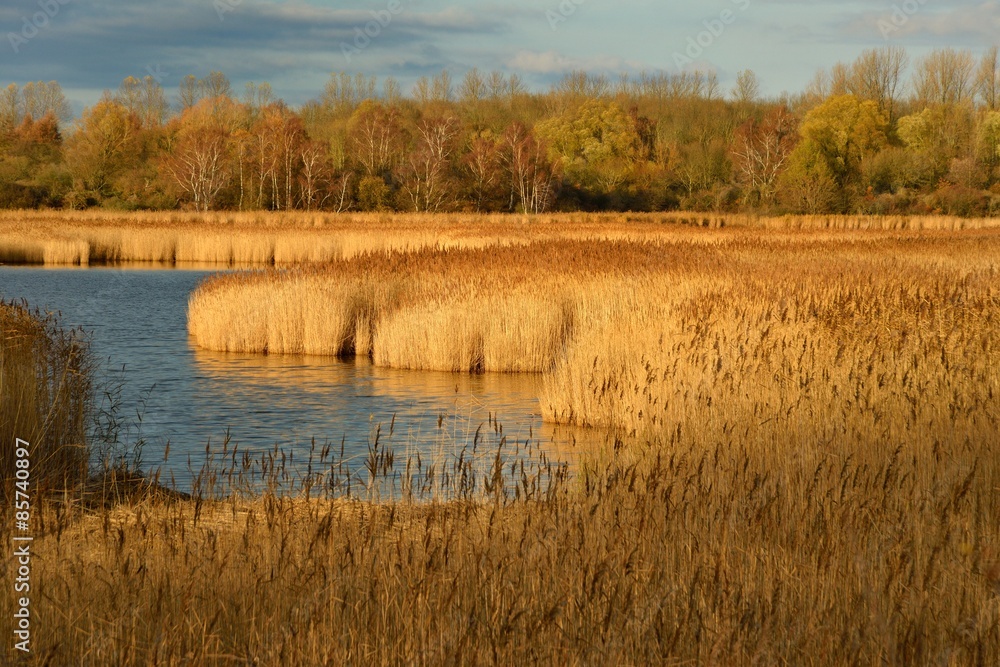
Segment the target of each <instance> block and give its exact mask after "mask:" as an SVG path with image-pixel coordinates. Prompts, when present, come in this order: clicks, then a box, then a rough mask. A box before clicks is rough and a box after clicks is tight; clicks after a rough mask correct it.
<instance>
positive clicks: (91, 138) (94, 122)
mask: <svg viewBox="0 0 1000 667" xmlns="http://www.w3.org/2000/svg"><path fill="white" fill-rule="evenodd" d="M145 148H146V146H145V145H144V141H143V135H142V122H141V121H140V119H139V117H138V116H137V115H136V114H135V113H133V112H131V111H129V110H128V109H127V108H125V107H124V106H123V105H122V104H120V103H118V102H116V101H114V100H113V99H111V98H109V97H105V98H103V99H102V100H101V101H100V102H98V103H97V104H95V105H94V106H93V107H91V108H90V109H88V110H86V111H84V113H83V116H82V117H81V118H80V119H79V121H77V124H76V131H75V132H73V134H72V136H71V137H70V138H69V140H68V142H67V147H66V162H67V164H68V165H69V168H70V173H71V174H72V175H73V180H74V184H75V187H76V189H77V190H79V191H81V192H86V193H92V194H93V195H95V196H97V197H98V198H109V197H112V196H114V195H115V194H117V192H116V185H117V184H116V181H117V180H118V179H119V178H120V177H121V176H122V175H124V174H127V173H128V172H130V171H132V170H134V169H136V168H137V167H139V166H140V165H141V164H143V162H144V159H145Z"/></svg>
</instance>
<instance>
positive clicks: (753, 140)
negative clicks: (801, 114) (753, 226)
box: [732, 107, 798, 205]
mask: <svg viewBox="0 0 1000 667" xmlns="http://www.w3.org/2000/svg"><path fill="white" fill-rule="evenodd" d="M796 130H797V123H796V121H795V118H794V116H792V115H791V114H790V113H789V112H788V109H786V108H785V107H775V108H774V109H773V110H771V111H770V112H769V113H768V114H767V115H766V116H764V118H762V119H760V120H757V119H755V118H751V119H750V120H748V121H747V122H745V123H744V124H743V125H742V126H740V128H739V129H738V130H737V131H736V136H735V139H734V140H733V147H732V153H733V162H734V165H735V167H736V170H737V174H738V180H739V182H740V183H741V184H742V185H743V187H744V191H745V194H744V199H745V201H747V202H748V203H759V204H764V205H768V204H770V203H771V202H772V201H773V200H774V195H775V189H776V187H777V184H778V176H780V175H781V172H782V171H783V170H784V168H785V166H786V164H787V162H788V157H789V155H791V152H792V150H793V149H794V147H795V144H796V141H797V138H798V137H797V132H796Z"/></svg>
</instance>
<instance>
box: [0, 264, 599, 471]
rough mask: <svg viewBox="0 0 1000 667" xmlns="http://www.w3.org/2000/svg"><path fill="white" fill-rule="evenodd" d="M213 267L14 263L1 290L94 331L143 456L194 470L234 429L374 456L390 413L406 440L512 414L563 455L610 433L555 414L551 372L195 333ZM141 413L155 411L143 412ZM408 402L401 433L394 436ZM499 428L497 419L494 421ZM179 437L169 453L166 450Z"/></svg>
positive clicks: (266, 439) (241, 435)
mask: <svg viewBox="0 0 1000 667" xmlns="http://www.w3.org/2000/svg"><path fill="white" fill-rule="evenodd" d="M209 273H211V271H208V270H176V269H164V270H150V269H132V268H129V269H115V268H88V269H41V268H27V267H23V268H22V267H0V297H2V298H4V299H12V298H16V299H22V298H23V299H26V300H27V301H28V303H29V305H31V306H32V307H38V308H41V309H43V310H51V311H59V312H61V314H62V322H63V324H64V325H66V326H71V327H83V329H84V330H85V331H87V332H89V335H90V337H91V340H92V348H93V350H94V352H95V354H96V355H97V356H98V357H99V359H100V360H101V362H102V363H101V366H102V368H103V369H104V373H105V375H106V376H107V377H112V378H113V377H114V376H115V375H121V373H122V368H123V367H124V379H125V385H124V390H123V392H122V410H121V414H122V415H123V416H125V417H128V421H129V422H130V423H131V429H132V430H131V433H130V438H131V439H133V440H134V439H136V438H137V437H141V438H143V439H144V440H145V441H146V442H147V445H146V447H145V449H144V450H143V458H144V460H145V461H146V463H147V464H149V465H153V464H155V465H157V466H161V467H162V470H163V474H164V475H167V476H169V475H170V474H173V475H174V477H175V479H176V480H178V481H179V482H181V483H184V482H185V481H186V480H189V479H190V468H189V465H188V457H189V456H190V457H191V459H192V461H193V462H194V464H193V465H194V467H195V468H197V467H199V466H200V463H199V462H200V461H201V460H203V457H204V455H205V450H206V445H208V444H209V443H212V444H214V445H215V446H216V448H218V447H219V446H220V445H221V442H222V441H223V439H224V438H225V437H226V434H227V430H228V432H229V435H230V437H231V439H232V442H234V443H238V444H239V445H240V447H241V448H242V449H253V450H262V449H268V448H272V447H273V446H274V445H275V444H277V445H278V446H279V447H280V448H282V449H283V450H286V451H289V452H295V453H296V456H297V458H299V459H300V460H304V458H305V454H306V453H307V452H308V450H309V448H310V445H311V443H312V441H313V439H314V438H315V440H316V441H317V442H318V443H320V444H323V443H326V442H330V443H333V444H334V445H335V447H334V450H335V451H336V452H337V454H338V455H339V451H340V446H341V443H342V442H343V445H344V458H346V459H348V460H349V461H352V462H355V463H357V464H358V465H360V461H361V459H362V458H363V457H364V456H365V455H366V454H367V452H368V447H369V442H370V440H371V437H372V434H373V433H374V431H375V429H376V427H377V426H378V425H379V424H382V430H383V439H382V442H383V443H386V444H389V445H390V446H391V447H392V448H393V449H394V450H396V451H397V452H398V453H399V454H405V453H407V452H409V453H417V452H419V453H421V454H422V456H423V457H424V458H425V459H426V458H427V457H432V456H434V455H441V454H442V453H447V452H452V453H454V452H457V451H460V450H461V448H462V447H464V446H466V445H469V444H470V443H471V442H472V440H473V437H474V433H475V431H476V430H477V428H479V427H480V425H482V426H483V427H484V428H490V427H489V426H488V422H489V418H490V415H493V416H495V417H496V418H498V420H499V422H500V424H502V425H503V432H504V434H505V435H506V436H507V438H508V441H510V442H515V441H516V442H520V443H522V444H523V443H525V442H526V441H530V442H531V443H532V444H533V445H534V446H536V447H538V448H539V449H540V450H542V451H544V452H545V453H546V455H547V456H548V457H549V458H550V459H551V460H553V461H557V462H559V461H567V462H568V461H571V460H572V458H573V456H574V453H575V452H576V451H577V447H578V446H579V441H580V440H584V439H590V440H595V439H598V436H597V435H595V434H593V433H588V432H587V431H581V430H578V429H561V428H556V427H552V426H550V425H546V424H543V423H542V421H541V417H540V415H539V414H538V413H539V405H538V400H537V397H538V395H539V390H540V388H541V378H540V377H537V376H513V375H493V374H487V375H479V376H470V375H459V374H451V373H433V372H418V371H398V370H391V369H383V368H376V367H374V366H372V365H371V364H369V363H367V362H366V361H363V360H358V361H357V362H354V361H351V362H345V361H339V360H334V359H329V358H322V357H298V356H257V355H234V354H219V353H212V352H206V351H204V350H201V349H198V348H197V347H195V346H194V345H193V344H192V343H191V341H190V340H189V338H188V334H187V326H186V324H187V321H186V309H187V300H188V295H189V294H190V293H191V291H192V290H193V289H194V287H195V286H196V285H197V284H198V282H199V281H200V280H201V279H202V278H204V277H205V276H206V275H208V274H209ZM139 415H141V420H140V419H139V418H138V416H139ZM393 416H395V428H394V435H393V436H392V437H391V438H385V437H384V434H385V432H387V431H388V430H389V428H388V427H389V423H390V422H391V421H392V419H393ZM493 430H494V431H495V427H493ZM168 442H169V447H170V450H169V452H170V453H169V457H168V458H167V460H166V462H165V463H162V464H161V461H163V454H164V452H165V451H166V448H167V443H168Z"/></svg>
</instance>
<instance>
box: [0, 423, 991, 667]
mask: <svg viewBox="0 0 1000 667" xmlns="http://www.w3.org/2000/svg"><path fill="white" fill-rule="evenodd" d="M688 426H689V427H688V428H687V429H686V430H685V435H684V436H683V437H682V438H680V439H679V440H675V441H674V442H673V443H672V444H671V445H669V446H667V445H666V443H663V442H651V443H649V444H646V445H622V444H620V443H619V445H617V446H616V448H615V449H613V450H610V451H608V452H606V453H603V454H602V455H600V456H593V457H590V460H589V462H586V463H583V464H581V467H580V469H579V471H578V472H577V473H576V474H575V475H573V476H568V475H567V474H566V472H565V470H553V469H552V468H551V467H546V466H545V465H544V463H542V462H537V463H536V464H534V465H530V464H529V465H522V466H520V467H516V468H515V469H514V470H510V469H505V468H504V467H503V465H502V464H500V463H499V458H498V459H497V460H498V463H497V465H495V466H493V467H492V468H488V469H486V470H484V471H481V472H477V471H476V470H473V469H472V468H471V466H469V465H468V464H465V463H462V462H461V461H458V462H453V464H452V466H451V467H450V468H445V469H440V470H438V471H437V472H438V473H441V474H443V473H450V474H449V475H448V476H447V482H444V487H443V488H444V489H445V490H446V491H450V494H448V497H450V498H451V499H450V500H448V499H440V500H433V499H431V497H429V496H427V495H425V494H424V493H421V492H420V491H419V490H418V491H417V492H416V493H414V494H411V495H404V496H403V497H402V498H400V499H398V500H396V501H393V502H384V501H383V502H371V501H366V500H353V499H345V498H343V497H340V494H339V493H335V492H333V491H330V493H329V494H323V493H321V494H320V496H321V497H318V498H317V497H315V496H316V494H315V493H313V497H312V498H307V497H306V496H304V495H301V496H299V495H286V494H281V493H274V492H265V494H264V495H263V496H262V497H259V498H256V499H255V498H244V497H241V496H240V495H239V494H229V493H226V492H225V483H223V484H222V487H219V486H214V485H213V484H211V483H209V484H208V485H207V486H202V487H200V489H199V492H198V493H197V494H196V496H195V498H193V499H192V500H190V501H176V500H174V501H168V500H163V499H158V500H157V499H148V500H144V501H142V502H139V503H137V504H133V505H130V506H122V507H118V508H109V507H104V508H101V509H100V510H98V511H96V512H92V513H85V514H80V513H79V512H75V511H73V510H72V509H67V508H66V507H63V506H60V505H58V504H57V505H55V506H51V507H49V508H48V509H47V510H46V511H47V515H46V517H45V521H46V528H45V530H44V531H39V536H38V537H37V538H36V542H35V543H34V545H33V551H34V553H35V561H34V562H35V565H34V569H33V575H32V576H33V590H34V591H36V594H35V597H34V598H33V603H32V604H33V614H34V616H33V619H34V620H33V623H34V627H36V628H38V632H37V634H36V640H35V641H36V644H35V654H34V655H33V657H32V658H31V659H30V660H29V661H28V664H46V663H47V664H74V665H107V664H115V665H146V664H167V665H169V664H177V665H180V664H184V665H229V664H241V665H242V664H255V665H292V666H296V665H303V666H304V665H327V664H338V665H339V664H362V663H363V664H366V665H396V664H435V665H436V664H537V663H544V664H594V665H606V664H687V663H692V664H727V665H750V664H823V665H853V664H887V665H912V664H955V665H964V664H968V665H992V664H996V663H997V661H998V660H1000V560H998V556H1000V550H998V547H1000V494H997V492H996V490H997V485H998V484H1000V465H998V462H1000V451H998V450H997V446H998V445H997V442H996V441H995V440H990V441H985V442H981V443H971V442H970V443H967V444H965V445H964V446H960V447H955V448H951V449H943V448H942V449H938V450H934V451H931V450H924V449H921V450H917V451H911V450H910V449H908V448H906V447H905V446H898V447H893V446H891V445H888V446H883V447H861V448H856V449H855V450H854V451H851V452H850V453H849V454H848V453H847V452H846V451H844V450H842V449H832V450H825V449H824V448H823V447H822V446H818V445H813V446H810V445H809V443H800V442H793V441H785V442H775V443H773V444H772V446H771V447H768V448H761V447H745V446H735V447H730V446H728V445H724V444H721V443H713V442H711V441H710V440H704V439H702V438H701V435H700V433H699V430H698V428H697V425H688ZM214 460H215V461H216V462H217V463H216V466H218V467H217V468H215V469H208V470H206V471H204V473H205V474H204V475H203V476H202V477H201V479H203V480H205V479H213V480H222V479H225V478H226V475H227V468H228V474H229V476H230V477H229V478H230V479H231V478H232V470H233V468H234V467H235V468H236V469H237V471H238V472H237V477H239V476H240V475H245V474H263V475H264V478H265V479H275V480H281V479H282V478H283V477H284V475H285V473H286V471H285V470H284V469H283V466H282V463H283V462H284V461H285V460H286V459H285V458H284V457H283V456H280V455H278V454H277V453H270V454H267V455H264V456H263V457H261V458H260V459H259V460H257V461H252V460H248V459H247V457H246V455H242V454H238V453H237V452H236V451H235V450H234V451H232V452H222V454H221V456H219V457H217V458H215V459H214ZM324 462H325V463H324ZM417 465H418V464H417V463H416V462H414V461H413V460H408V461H403V460H400V459H398V458H394V457H393V456H392V453H391V452H385V451H378V450H377V449H376V450H374V451H373V456H372V461H371V462H370V464H366V468H367V469H368V470H369V471H370V473H371V476H370V477H368V478H367V479H369V480H375V481H369V483H368V485H369V486H371V485H373V484H377V479H378V478H380V477H381V478H388V477H397V476H400V475H402V476H404V477H407V476H408V477H410V478H415V477H414V471H415V470H416V466H417ZM213 470H214V472H213ZM313 471H314V473H313V476H312V477H310V478H309V479H308V480H304V479H301V478H300V482H306V481H308V483H307V484H305V486H308V487H309V488H313V489H328V490H330V489H333V488H334V487H335V486H336V484H335V483H334V482H335V481H336V480H337V479H341V478H340V477H339V475H340V466H339V463H338V462H337V461H336V455H335V454H334V455H333V456H329V455H327V453H326V452H324V453H323V454H322V455H320V457H319V460H317V461H316V466H315V467H314V468H313ZM425 473H426V470H425ZM424 478H425V479H426V474H425V476H424ZM277 485H278V484H275V486H277ZM424 488H427V487H424ZM441 490H442V486H441V485H437V486H436V487H435V494H437V495H435V496H432V497H438V498H440V497H441V496H440V494H439V492H440V491H441ZM0 525H2V522H0ZM0 532H3V534H2V535H0V537H2V538H7V536H8V535H7V533H6V532H5V531H0ZM12 613H13V600H12V594H11V592H10V589H9V587H5V588H4V592H3V593H2V594H0V614H2V617H4V618H9V617H10V616H11V614H12ZM2 651H8V652H10V651H12V649H11V648H10V644H9V642H5V643H4V644H3V646H2V648H0V655H4V654H3V653H2ZM6 655H7V656H8V657H11V656H10V653H7V654H6Z"/></svg>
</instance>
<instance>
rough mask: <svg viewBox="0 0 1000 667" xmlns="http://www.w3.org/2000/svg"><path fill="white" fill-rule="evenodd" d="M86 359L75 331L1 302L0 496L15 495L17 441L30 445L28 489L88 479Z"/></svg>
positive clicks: (48, 316)
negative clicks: (30, 473)
mask: <svg viewBox="0 0 1000 667" xmlns="http://www.w3.org/2000/svg"><path fill="white" fill-rule="evenodd" d="M92 370H93V367H92V360H91V357H90V353H89V348H88V345H87V341H86V339H85V337H84V336H83V335H82V333H81V332H80V331H73V330H66V329H64V328H63V327H62V326H61V325H60V324H59V321H58V319H57V318H56V317H55V316H54V315H52V314H48V313H40V312H37V311H32V310H30V309H29V308H28V307H27V306H26V305H24V304H21V303H8V302H4V301H0V499H3V500H4V502H5V504H4V508H5V509H6V508H7V507H9V506H12V505H7V504H6V503H7V502H12V501H13V498H14V493H13V489H14V482H15V472H16V470H17V469H16V468H15V466H14V462H15V451H16V448H17V446H16V439H17V438H20V439H21V440H23V441H26V442H28V443H29V444H30V447H29V448H28V450H29V452H30V460H31V464H32V478H31V484H32V491H33V492H34V491H36V490H37V491H39V492H42V493H44V492H46V491H47V490H49V491H51V490H53V489H65V488H67V487H72V486H74V485H75V484H78V483H79V482H80V481H82V480H84V479H86V476H87V466H88V456H89V451H88V448H87V441H88V435H89V430H90V427H91V426H92V424H91V421H90V419H91V410H92V407H93V406H92V398H93V392H92V390H93V385H92Z"/></svg>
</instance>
